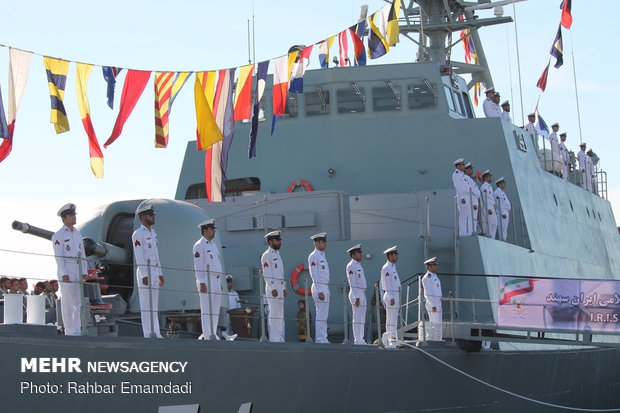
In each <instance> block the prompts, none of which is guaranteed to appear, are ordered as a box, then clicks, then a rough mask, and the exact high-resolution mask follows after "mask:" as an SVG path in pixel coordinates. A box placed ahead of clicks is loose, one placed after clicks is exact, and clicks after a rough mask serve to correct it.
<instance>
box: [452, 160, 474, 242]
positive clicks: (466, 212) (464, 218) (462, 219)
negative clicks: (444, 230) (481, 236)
mask: <svg viewBox="0 0 620 413" xmlns="http://www.w3.org/2000/svg"><path fill="white" fill-rule="evenodd" d="M454 167H455V168H456V169H455V170H454V173H452V183H453V184H454V189H455V190H456V204H457V206H458V209H459V235H460V236H467V235H471V233H472V232H473V223H472V213H471V202H470V186H469V184H468V183H467V180H466V178H465V173H464V170H465V160H464V159H463V158H459V159H457V160H456V161H454Z"/></svg>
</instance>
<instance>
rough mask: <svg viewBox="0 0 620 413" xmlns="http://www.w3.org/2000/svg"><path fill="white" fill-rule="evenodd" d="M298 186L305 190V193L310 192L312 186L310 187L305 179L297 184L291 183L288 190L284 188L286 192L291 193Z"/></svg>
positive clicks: (295, 182)
mask: <svg viewBox="0 0 620 413" xmlns="http://www.w3.org/2000/svg"><path fill="white" fill-rule="evenodd" d="M298 186H300V187H302V188H303V189H305V191H306V192H312V185H310V182H308V181H306V180H305V179H300V180H299V182H297V181H293V183H291V184H290V185H289V186H288V188H286V192H293V191H294V190H295V188H297V187H298Z"/></svg>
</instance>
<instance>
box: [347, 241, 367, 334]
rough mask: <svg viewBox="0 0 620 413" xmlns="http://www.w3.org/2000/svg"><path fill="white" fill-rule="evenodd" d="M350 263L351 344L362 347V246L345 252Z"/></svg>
mask: <svg viewBox="0 0 620 413" xmlns="http://www.w3.org/2000/svg"><path fill="white" fill-rule="evenodd" d="M347 252H348V253H349V256H350V257H351V261H349V263H348V264H347V268H346V271H347V280H348V281H349V287H350V290H349V301H350V302H351V309H352V312H353V322H352V324H353V339H354V341H353V344H359V345H364V344H366V341H365V340H364V324H365V323H366V276H365V275H364V269H363V268H362V264H361V261H362V245H361V244H357V245H355V246H353V247H351V248H349V249H348V250H347Z"/></svg>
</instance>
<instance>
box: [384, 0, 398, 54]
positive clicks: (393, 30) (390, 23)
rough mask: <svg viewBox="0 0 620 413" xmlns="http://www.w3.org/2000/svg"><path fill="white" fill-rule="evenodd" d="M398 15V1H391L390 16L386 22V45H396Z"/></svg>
mask: <svg viewBox="0 0 620 413" xmlns="http://www.w3.org/2000/svg"><path fill="white" fill-rule="evenodd" d="M399 14H400V0H392V6H391V7H390V14H389V16H388V20H387V38H386V40H387V43H388V45H390V46H396V43H398V35H399V34H400V28H399V27H398V15H399Z"/></svg>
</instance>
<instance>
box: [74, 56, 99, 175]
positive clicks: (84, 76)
mask: <svg viewBox="0 0 620 413" xmlns="http://www.w3.org/2000/svg"><path fill="white" fill-rule="evenodd" d="M92 70H93V65H89V64H85V63H76V67H75V84H76V89H77V100H78V107H79V108H80V117H81V118H82V125H84V130H85V131H86V135H87V136H88V153H89V155H90V169H91V170H92V171H93V174H94V175H95V177H96V178H100V179H101V178H103V152H101V148H100V147H99V142H98V141H97V135H96V134H95V129H94V128H93V123H92V121H91V120H90V105H89V104H88V96H87V93H86V86H87V84H88V78H89V77H90V73H91V72H92Z"/></svg>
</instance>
